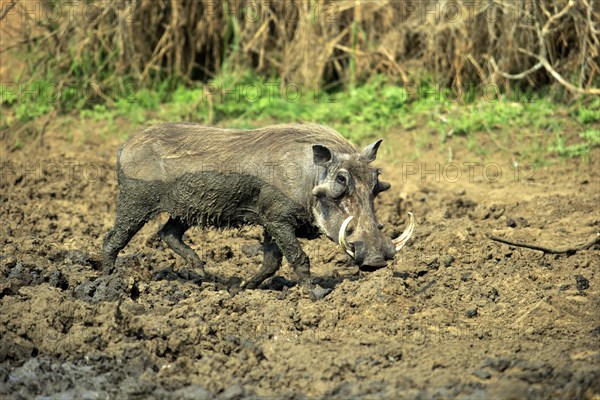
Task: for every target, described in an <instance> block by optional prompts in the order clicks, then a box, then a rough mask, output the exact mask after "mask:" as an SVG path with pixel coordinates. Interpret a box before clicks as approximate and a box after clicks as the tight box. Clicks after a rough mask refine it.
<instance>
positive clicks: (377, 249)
mask: <svg viewBox="0 0 600 400" xmlns="http://www.w3.org/2000/svg"><path fill="white" fill-rule="evenodd" d="M381 142H382V140H381V139H380V140H377V141H376V142H375V143H373V144H371V145H369V146H367V147H366V148H365V149H364V150H363V151H362V152H359V151H357V149H356V148H355V147H354V146H353V145H352V144H351V143H349V142H348V141H347V140H345V139H344V138H343V137H342V136H341V135H340V134H339V133H337V132H336V131H334V130H333V129H331V128H328V127H325V126H322V125H317V124H296V125H276V126H270V127H266V128H262V129H255V130H237V129H221V128H216V127H210V126H203V125H198V124H192V123H165V124H159V125H154V126H150V127H148V128H146V129H144V130H142V131H141V132H140V133H138V134H136V135H133V136H132V137H131V138H129V140H127V142H126V143H125V144H123V145H122V146H121V148H120V149H119V152H118V160H117V175H118V182H119V189H120V193H119V197H118V200H117V215H116V221H115V225H114V227H113V228H112V229H111V230H110V231H109V232H108V233H107V234H106V237H105V239H104V247H103V253H104V265H105V270H106V271H107V272H110V271H112V269H113V268H114V263H115V260H116V257H117V254H118V253H119V251H121V250H122V249H123V248H124V247H125V246H126V245H127V243H128V242H129V241H130V240H131V238H132V237H133V236H134V235H135V234H136V232H138V231H139V230H140V228H142V226H143V225H144V224H145V223H146V222H147V221H148V220H149V219H151V218H152V217H153V216H155V215H156V214H158V213H160V212H166V213H168V214H169V215H170V218H169V220H168V221H167V223H166V224H165V225H164V226H163V227H162V228H161V229H160V231H159V235H160V237H161V238H162V239H163V240H164V241H165V242H166V243H167V245H169V247H170V248H171V249H172V250H173V251H174V252H175V253H177V254H179V255H180V256H181V257H183V258H184V259H185V260H186V261H187V262H188V263H189V264H190V265H191V266H192V267H193V268H195V269H196V270H197V271H198V273H200V274H201V275H202V276H206V275H205V272H204V268H203V262H202V261H201V259H200V257H199V256H198V255H197V254H196V253H195V252H194V251H193V250H192V249H191V248H190V247H189V246H188V245H187V244H185V243H184V242H183V240H182V237H183V234H184V232H185V231H186V230H188V229H189V228H190V227H191V226H193V225H199V226H213V227H238V226H242V225H261V226H263V227H264V246H263V252H264V260H263V265H262V268H261V269H260V270H259V271H258V273H257V274H256V275H254V277H253V278H252V279H250V280H247V281H245V282H243V283H242V285H241V286H242V287H244V288H256V287H257V286H258V285H260V284H261V282H263V281H264V280H265V279H267V278H269V277H271V276H273V275H274V274H275V272H276V271H277V270H278V269H279V268H280V266H281V261H282V257H283V256H285V258H286V259H287V260H288V262H289V263H290V265H291V266H292V268H293V270H294V271H295V273H296V274H297V276H298V278H299V280H300V283H301V284H303V285H305V286H306V287H309V288H311V287H313V286H312V283H311V278H310V272H309V259H308V256H307V255H306V253H304V251H303V250H302V247H301V246H300V243H299V241H298V238H299V237H304V238H315V237H317V236H318V234H319V233H323V234H325V235H327V236H328V237H329V238H330V239H331V240H333V241H335V242H337V243H339V244H340V245H341V246H342V248H343V249H344V250H345V251H346V252H347V253H348V255H350V256H351V257H352V258H353V259H354V262H355V263H356V264H358V265H359V267H360V268H361V269H363V270H373V269H377V268H381V267H383V266H385V265H386V264H387V260H391V259H393V258H394V254H395V253H396V252H397V251H399V250H400V249H401V248H402V246H404V244H405V243H406V242H407V241H408V239H409V238H410V236H411V234H412V231H413V227H414V220H413V217H412V214H410V213H409V216H410V222H409V226H408V227H407V228H406V230H405V231H404V233H403V234H402V235H401V236H400V237H399V238H397V239H394V240H392V239H390V238H387V237H385V236H384V235H383V234H382V233H381V230H380V229H381V225H380V224H378V222H377V219H376V217H375V212H374V206H373V199H374V198H375V196H377V195H378V194H379V193H380V192H383V191H384V190H388V189H389V188H390V184H389V183H386V182H382V181H380V180H379V174H380V172H381V171H380V170H379V169H377V168H373V167H372V166H371V163H372V162H373V161H374V160H375V158H376V156H377V150H378V149H379V145H380V144H381Z"/></svg>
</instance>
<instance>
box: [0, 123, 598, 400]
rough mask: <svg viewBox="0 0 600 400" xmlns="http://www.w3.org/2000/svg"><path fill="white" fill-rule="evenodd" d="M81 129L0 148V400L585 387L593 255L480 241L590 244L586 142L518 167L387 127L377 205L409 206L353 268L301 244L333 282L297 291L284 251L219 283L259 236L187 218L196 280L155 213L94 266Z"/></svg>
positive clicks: (591, 341) (592, 220)
mask: <svg viewBox="0 0 600 400" xmlns="http://www.w3.org/2000/svg"><path fill="white" fill-rule="evenodd" d="M99 125H100V123H90V124H87V123H86V125H85V126H84V127H83V128H81V125H78V126H79V127H78V128H77V129H75V128H74V127H73V124H69V123H66V122H65V121H62V122H61V121H57V122H53V123H51V124H50V125H49V127H48V130H47V132H46V134H45V136H44V140H43V141H41V140H39V139H38V140H36V141H35V143H33V144H31V145H28V146H25V148H24V149H22V150H17V151H12V152H10V151H8V150H7V147H8V143H2V163H3V164H2V165H3V167H2V177H1V179H2V180H1V181H0V207H1V215H2V230H1V231H0V235H1V236H0V247H1V248H2V254H1V256H0V321H1V324H0V397H1V398H16V399H21V398H22V399H29V398H35V397H36V396H39V397H43V398H50V399H58V398H60V399H70V398H72V399H83V398H85V399H109V398H140V399H142V398H143V399H151V398H156V399H162V398H173V399H204V398H213V397H217V398H219V399H238V398H289V399H292V398H294V399H296V398H334V399H335V398H338V399H348V398H369V399H380V398H382V399H383V398H409V399H423V398H455V397H456V398H462V399H480V398H493V399H496V398H551V397H552V398H569V399H572V398H584V399H599V398H600V268H599V266H600V257H598V256H599V255H600V247H599V246H598V245H596V246H595V247H592V248H590V249H587V250H582V251H578V252H576V253H575V254H558V255H553V254H544V253H542V252H541V251H536V250H530V249H524V248H518V247H514V246H509V245H505V244H501V243H497V242H493V241H491V240H489V239H488V237H487V236H486V235H487V234H493V235H496V236H501V237H504V238H508V239H511V240H515V241H520V242H527V243H532V244H537V245H542V246H548V247H554V248H563V247H567V246H572V245H578V244H581V243H585V242H587V241H589V240H590V239H593V238H594V237H595V236H596V235H598V232H599V230H600V215H599V210H600V208H599V206H598V204H600V186H599V185H600V168H599V160H600V154H599V151H598V149H596V150H595V152H594V153H593V154H592V157H591V161H590V162H589V163H584V162H580V161H573V160H571V161H561V160H554V161H553V162H552V163H551V164H550V166H546V167H537V168H535V170H532V169H529V168H528V167H527V163H526V161H527V160H518V159H517V158H515V156H514V154H513V155H510V154H508V155H507V154H504V153H502V152H500V151H496V150H497V149H495V148H494V147H493V146H492V145H491V144H485V143H484V144H482V146H489V148H488V150H489V153H488V156H486V157H487V159H482V158H480V157H478V156H476V155H475V153H473V152H469V151H467V150H466V149H465V148H466V147H465V144H464V143H463V142H461V140H460V138H457V139H453V142H452V143H451V145H452V146H453V149H452V150H453V151H452V160H453V161H452V162H449V161H448V155H446V152H445V149H440V148H438V147H437V146H435V145H432V147H431V148H430V149H421V150H420V153H419V155H418V157H417V158H416V161H411V160H408V159H403V158H402V157H403V156H402V155H403V154H406V153H407V152H408V151H409V149H414V146H415V143H414V141H413V140H412V136H411V135H409V134H407V133H406V132H402V131H401V130H397V131H393V132H391V133H390V134H388V135H387V136H386V141H385V142H384V144H383V145H382V151H381V157H382V161H381V162H380V163H379V165H381V166H383V167H384V173H383V175H382V176H383V177H384V178H385V179H387V180H389V181H390V182H391V183H392V185H393V186H392V189H391V190H390V191H388V192H385V193H383V194H382V195H381V196H380V198H379V199H378V201H377V210H378V216H379V219H380V222H382V223H383V224H385V228H384V230H385V232H386V233H387V234H389V235H397V234H398V233H399V232H401V231H402V230H403V229H404V226H405V223H406V212H407V211H412V212H413V213H414V214H415V216H416V220H417V228H416V231H415V234H414V236H413V239H412V240H411V241H410V242H409V244H408V245H407V246H406V247H405V248H404V249H403V250H402V253H401V254H399V256H398V257H397V258H396V259H395V260H394V261H393V262H392V263H391V264H390V265H389V266H388V267H387V268H385V269H381V270H379V271H376V272H372V273H364V272H359V270H358V268H357V267H355V266H353V265H352V264H351V263H350V262H349V261H350V260H349V259H348V257H347V256H346V255H345V254H344V253H343V251H341V250H340V249H339V247H337V246H336V245H335V244H334V243H331V242H329V241H328V240H327V239H325V238H320V239H317V240H314V241H310V242H309V241H305V242H303V244H304V248H305V250H306V251H307V253H308V255H309V256H310V258H311V262H312V272H313V275H314V277H315V280H316V281H317V282H318V283H320V284H321V285H322V286H324V287H329V288H333V291H332V292H331V293H330V294H329V295H328V296H327V297H325V298H324V299H322V300H318V301H312V300H310V299H309V298H308V297H306V296H305V295H304V294H303V292H302V290H300V289H299V288H298V287H297V286H294V282H295V276H294V275H293V273H292V271H291V270H290V269H289V267H288V266H287V264H286V263H284V266H283V268H282V270H281V271H280V273H279V274H278V276H276V277H274V278H272V279H271V280H270V281H268V282H267V283H266V284H264V285H263V287H261V288H260V289H257V290H247V291H241V292H236V290H234V289H235V285H236V282H239V279H244V278H247V277H249V276H251V275H252V274H253V273H254V272H256V271H257V270H258V268H259V265H260V262H261V257H262V256H261V251H260V242H259V238H260V237H261V235H262V230H261V229H260V228H243V229H240V230H231V231H228V230H227V231H220V232H218V231H210V230H207V231H202V230H200V229H197V228H195V229H192V230H190V231H189V232H188V235H187V241H188V243H191V244H192V247H193V248H194V249H195V250H196V251H197V252H198V253H199V254H201V256H202V258H203V259H204V260H205V262H206V269H207V271H209V272H210V273H212V274H215V275H218V276H220V277H222V280H223V282H228V284H215V283H206V282H200V281H199V280H198V279H197V275H195V272H194V271H190V270H189V269H188V268H187V267H186V265H185V264H184V263H183V261H182V260H181V259H180V258H178V257H176V256H175V254H174V253H173V252H172V251H171V250H170V249H168V248H167V247H166V245H164V244H163V243H162V242H161V241H160V240H159V239H158V238H157V235H156V234H155V232H156V231H157V230H158V228H159V227H160V226H161V223H164V221H165V220H166V219H165V216H162V217H161V218H159V219H157V220H154V221H152V222H151V223H149V224H148V225H147V226H146V227H144V229H143V230H142V231H141V232H140V233H138V235H137V236H136V237H135V238H134V240H133V241H132V242H131V243H130V245H129V246H128V247H127V248H126V249H125V250H124V251H123V252H122V253H121V254H120V257H119V259H118V261H117V272H116V273H115V274H114V275H112V276H110V277H105V276H102V275H101V273H100V271H99V269H98V267H99V266H98V263H97V261H96V260H97V255H98V253H99V250H100V247H101V243H102V239H103V236H104V234H105V233H106V232H107V230H108V229H109V227H110V226H111V225H112V223H113V218H114V213H115V197H116V194H117V185H116V181H115V179H114V174H113V163H114V160H115V157H116V151H117V147H118V145H119V139H118V138H117V136H116V135H115V136H111V137H102V135H98V134H95V133H94V132H97V131H100V128H101V126H99ZM436 141H437V139H436V137H435V136H432V143H436ZM517 145H518V144H517ZM461 149H462V150H461ZM516 162H520V163H521V164H519V167H518V168H516V167H515V166H516V165H517V164H515V163H516ZM474 163H478V164H477V165H475V164H474ZM459 172H460V176H459Z"/></svg>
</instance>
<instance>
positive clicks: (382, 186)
mask: <svg viewBox="0 0 600 400" xmlns="http://www.w3.org/2000/svg"><path fill="white" fill-rule="evenodd" d="M391 187H392V185H390V184H389V183H387V182H377V186H376V187H375V194H377V193H381V192H385V191H386V190H388V189H389V188H391Z"/></svg>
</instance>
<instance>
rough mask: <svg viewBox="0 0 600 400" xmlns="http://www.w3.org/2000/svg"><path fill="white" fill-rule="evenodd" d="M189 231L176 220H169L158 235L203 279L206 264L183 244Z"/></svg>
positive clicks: (186, 226)
mask: <svg viewBox="0 0 600 400" xmlns="http://www.w3.org/2000/svg"><path fill="white" fill-rule="evenodd" d="M188 229H189V226H188V225H187V224H186V223H184V222H182V221H180V220H178V219H175V218H172V217H171V218H169V220H168V221H167V223H166V224H165V225H164V226H163V227H162V228H161V229H160V230H159V231H158V235H159V236H160V238H161V239H162V240H164V241H165V243H167V245H168V246H169V247H170V248H171V249H172V250H173V251H174V252H175V253H177V254H179V255H180V256H181V257H183V259H184V260H185V261H186V262H187V263H188V265H190V266H191V267H192V268H194V269H196V270H198V271H197V272H198V273H199V274H200V275H202V276H203V277H205V276H206V273H205V272H204V263H203V262H202V260H201V259H200V257H198V254H196V252H195V251H194V250H192V248H191V247H190V246H188V245H187V244H185V243H184V242H183V234H184V233H185V231H187V230H188Z"/></svg>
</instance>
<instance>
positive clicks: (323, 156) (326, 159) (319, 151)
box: [312, 144, 333, 167]
mask: <svg viewBox="0 0 600 400" xmlns="http://www.w3.org/2000/svg"><path fill="white" fill-rule="evenodd" d="M312 149H313V161H314V163H315V164H316V165H319V166H321V167H327V166H329V164H330V163H331V161H332V159H333V155H332V154H331V150H329V149H328V148H327V147H325V146H323V145H320V144H315V145H313V147H312Z"/></svg>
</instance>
